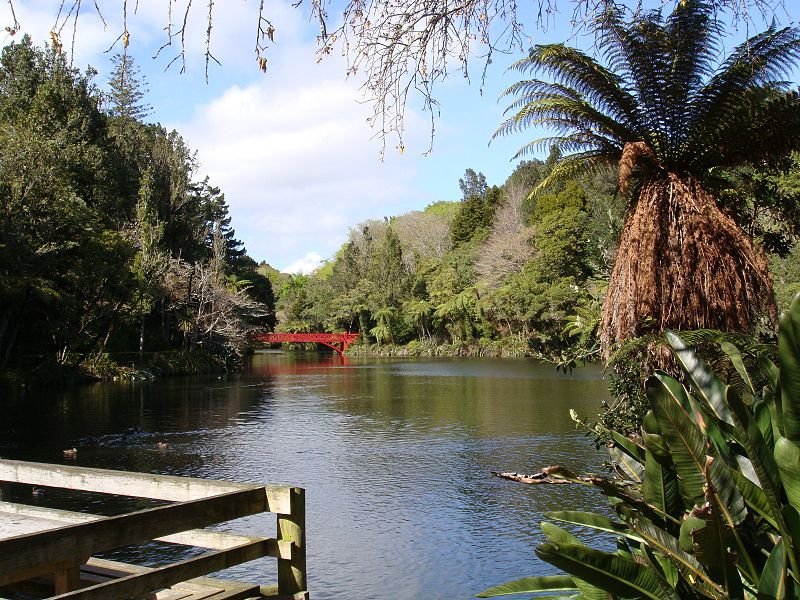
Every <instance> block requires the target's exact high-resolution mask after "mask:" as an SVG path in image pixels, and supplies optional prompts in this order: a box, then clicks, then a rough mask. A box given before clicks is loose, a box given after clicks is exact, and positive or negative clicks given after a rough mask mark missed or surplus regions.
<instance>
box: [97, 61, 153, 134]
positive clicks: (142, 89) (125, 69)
mask: <svg viewBox="0 0 800 600" xmlns="http://www.w3.org/2000/svg"><path fill="white" fill-rule="evenodd" d="M111 62H112V64H113V65H114V72H113V73H112V74H111V78H110V79H109V80H108V87H109V94H108V98H109V100H110V106H109V108H108V113H109V114H110V115H111V116H112V117H123V118H126V119H133V120H134V121H142V120H143V119H144V118H145V117H147V115H149V114H150V111H151V106H150V105H149V104H147V103H146V102H144V97H145V95H146V94H147V92H148V91H149V90H148V89H147V86H146V81H145V78H144V77H143V76H140V75H139V67H137V66H136V64H135V63H134V60H133V57H132V56H130V55H129V54H128V53H127V52H125V53H123V54H115V55H114V56H113V57H112V58H111Z"/></svg>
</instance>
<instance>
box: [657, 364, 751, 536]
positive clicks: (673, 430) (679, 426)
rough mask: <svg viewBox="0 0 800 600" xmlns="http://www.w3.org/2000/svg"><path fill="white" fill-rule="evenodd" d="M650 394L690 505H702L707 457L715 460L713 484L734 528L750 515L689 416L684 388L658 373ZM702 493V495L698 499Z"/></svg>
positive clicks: (711, 475) (713, 451)
mask: <svg viewBox="0 0 800 600" xmlns="http://www.w3.org/2000/svg"><path fill="white" fill-rule="evenodd" d="M647 395H648V398H650V404H651V405H652V407H653V412H654V414H655V415H656V418H657V419H658V421H659V424H660V426H661V430H662V432H663V434H664V439H666V441H667V443H668V444H669V447H670V450H671V451H672V460H673V462H674V463H675V471H676V473H677V475H678V478H679V479H678V484H679V489H680V490H681V495H682V496H683V498H684V502H686V504H687V505H688V506H694V505H695V504H702V503H703V496H704V494H705V491H704V490H705V478H704V475H703V474H704V472H705V469H706V456H710V457H711V458H712V459H714V460H713V462H712V463H711V466H710V482H711V484H712V485H713V489H714V490H715V494H716V495H717V496H718V498H719V505H720V507H722V510H723V511H724V518H725V520H726V521H727V522H728V523H729V524H730V526H731V527H735V526H736V525H738V524H739V523H741V522H742V521H743V520H744V519H745V517H746V516H747V508H746V506H745V503H744V498H742V495H741V493H740V492H739V490H738V489H737V488H736V485H735V483H734V481H733V479H732V478H731V477H730V476H729V475H728V473H727V472H726V470H725V469H724V464H723V462H722V461H720V460H718V459H719V454H718V453H717V452H716V451H715V449H714V447H709V446H708V444H707V443H706V437H705V436H704V435H703V434H702V432H701V431H700V429H699V428H698V427H697V425H696V424H695V423H694V420H693V419H692V418H691V417H690V416H689V415H688V414H687V413H686V410H685V408H684V407H685V406H686V401H685V400H684V399H683V398H682V396H683V397H685V396H686V390H685V388H684V387H683V386H682V385H681V384H680V383H679V382H678V381H676V380H675V379H673V378H672V377H670V376H669V375H665V374H657V375H656V376H655V377H651V378H650V379H649V380H648V386H647ZM698 491H699V496H698Z"/></svg>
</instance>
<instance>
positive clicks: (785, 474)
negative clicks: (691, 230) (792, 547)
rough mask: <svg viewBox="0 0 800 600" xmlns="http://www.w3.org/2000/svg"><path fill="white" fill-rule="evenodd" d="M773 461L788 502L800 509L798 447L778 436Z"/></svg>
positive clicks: (799, 454)
mask: <svg viewBox="0 0 800 600" xmlns="http://www.w3.org/2000/svg"><path fill="white" fill-rule="evenodd" d="M775 463H776V464H777V465H778V471H779V473H780V479H781V481H782V482H783V488H784V489H785V490H786V497H787V498H788V499H789V504H791V505H792V506H793V507H794V508H795V509H796V510H800V448H798V447H797V446H796V445H795V444H793V443H792V442H791V441H789V440H788V439H787V438H785V437H780V438H778V441H777V442H775ZM798 541H799V542H800V540H798Z"/></svg>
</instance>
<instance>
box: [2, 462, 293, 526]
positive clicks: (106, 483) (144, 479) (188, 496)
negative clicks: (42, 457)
mask: <svg viewBox="0 0 800 600" xmlns="http://www.w3.org/2000/svg"><path fill="white" fill-rule="evenodd" d="M0 481H9V482H15V483H27V484H31V485H37V486H50V487H59V488H67V489H73V490H82V491H86V492H100V493H104V494H119V495H122V496H132V497H135V498H153V499H157V500H171V501H176V502H185V501H188V500H197V499H199V498H206V497H209V496H215V495H218V494H222V493H226V492H233V491H237V490H243V489H250V488H264V489H265V490H266V494H267V504H268V509H267V510H268V511H269V512H273V513H279V514H288V513H289V511H290V507H289V489H290V488H291V486H287V485H277V484H270V485H264V486H262V485H254V484H243V483H234V482H230V481H212V480H207V479H197V478H193V477H176V476H172V475H150V474H147V473H130V472H128V471H112V470H109V469H89V468H83V467H75V466H69V465H51V464H47V463H34V462H27V461H19V460H0Z"/></svg>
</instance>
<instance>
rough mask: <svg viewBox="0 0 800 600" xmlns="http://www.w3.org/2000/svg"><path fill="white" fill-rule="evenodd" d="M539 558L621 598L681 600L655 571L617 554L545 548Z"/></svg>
mask: <svg viewBox="0 0 800 600" xmlns="http://www.w3.org/2000/svg"><path fill="white" fill-rule="evenodd" d="M536 555H537V556H538V557H539V558H541V559H542V560H544V561H547V562H549V563H550V564H552V565H555V566H556V567H559V568H560V569H563V570H564V571H566V572H567V573H569V574H570V575H572V576H573V577H579V578H581V579H583V580H584V581H587V582H589V583H591V584H592V585H595V586H597V587H598V588H601V589H603V590H607V591H608V592H611V593H613V594H615V595H616V596H618V597H622V598H649V599H651V600H680V598H679V597H678V595H677V593H676V592H675V590H673V589H672V588H670V587H669V585H668V584H667V582H666V580H664V579H663V578H662V577H660V576H659V575H658V574H657V573H656V572H655V571H654V570H653V569H648V568H647V567H645V566H644V565H640V564H638V563H636V562H634V561H632V560H629V559H627V558H622V557H620V556H617V555H615V554H609V553H608V552H601V551H599V550H595V549H593V548H587V547H586V546H581V545H576V544H542V545H541V546H539V547H538V548H536Z"/></svg>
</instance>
